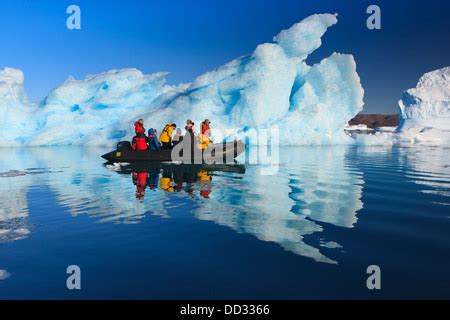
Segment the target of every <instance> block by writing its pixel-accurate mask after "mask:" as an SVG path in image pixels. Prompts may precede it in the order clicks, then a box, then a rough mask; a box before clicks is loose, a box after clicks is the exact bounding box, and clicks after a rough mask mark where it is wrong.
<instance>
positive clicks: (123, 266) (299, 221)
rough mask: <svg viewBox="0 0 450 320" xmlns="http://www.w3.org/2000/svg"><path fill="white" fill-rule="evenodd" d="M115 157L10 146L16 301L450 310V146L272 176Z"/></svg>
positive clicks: (6, 226)
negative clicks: (281, 301)
mask: <svg viewBox="0 0 450 320" xmlns="http://www.w3.org/2000/svg"><path fill="white" fill-rule="evenodd" d="M105 151H106V150H101V149H77V148H54V149H53V148H36V149H19V150H16V149H2V150H0V159H1V160H0V163H1V165H0V172H1V173H0V201H1V204H0V298H1V299H7V298H31V299H37V298H39V299H43V298H64V299H65V298H88V299H91V298H155V299H167V298H177V299H178V298H189V299H197V298H225V299H227V298H228V299H241V298H253V299H262V298H270V299H278V298H285V299H297V298H363V299H372V298H450V149H443V148H430V147H414V148H390V147H389V148H375V147H372V148H355V147H298V148H284V149H282V150H281V163H282V164H281V166H280V168H279V170H278V173H277V174H276V175H270V176H267V175H261V171H260V170H261V168H260V167H258V166H245V167H241V166H234V167H231V168H230V167H225V168H213V169H214V170H212V169H211V168H205V167H199V166H197V167H186V166H184V167H183V166H176V167H173V166H167V165H164V166H162V167H150V168H131V169H129V170H125V171H122V172H115V171H113V170H110V169H108V168H105V167H104V166H103V165H102V164H103V161H102V159H101V158H100V155H101V154H102V153H104V152H105ZM72 264H75V265H78V266H80V268H81V272H82V290H81V291H69V290H67V289H66V279H67V276H68V275H67V274H66V268H67V266H69V265H72ZM374 264H375V265H378V266H380V268H381V282H382V290H380V291H369V290H368V289H367V287H366V279H367V277H368V275H367V274H366V268H367V267H368V266H369V265H374Z"/></svg>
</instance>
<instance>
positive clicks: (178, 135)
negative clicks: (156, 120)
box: [172, 128, 183, 147]
mask: <svg viewBox="0 0 450 320" xmlns="http://www.w3.org/2000/svg"><path fill="white" fill-rule="evenodd" d="M181 141H183V134H182V132H181V128H177V130H176V131H175V136H174V137H173V140H172V142H173V146H174V147H175V146H176V145H177V144H178V143H180V142H181Z"/></svg>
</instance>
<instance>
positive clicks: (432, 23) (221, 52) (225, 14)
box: [0, 0, 450, 113]
mask: <svg viewBox="0 0 450 320" xmlns="http://www.w3.org/2000/svg"><path fill="white" fill-rule="evenodd" d="M71 4H76V5H79V6H80V8H81V11H82V29H81V30H79V31H71V30H68V29H67V28H66V19H67V17H68V14H67V13H66V9H67V7H68V6H69V5H71ZM370 4H378V5H379V6H380V7H381V10H382V29H381V30H375V31H373V30H372V31H371V30H368V29H367V28H366V19H367V17H368V15H367V14H366V8H367V6H368V5H370ZM335 12H337V13H338V14H339V16H338V19H339V23H338V24H337V25H336V26H335V27H333V28H331V29H329V31H328V32H327V34H326V35H325V37H324V39H323V41H324V44H323V46H322V47H321V48H320V49H318V50H317V51H316V52H315V53H314V54H313V55H311V57H310V58H309V59H308V61H309V62H311V63H315V62H318V61H320V59H322V58H325V57H327V56H329V55H330V54H331V53H332V52H333V51H336V52H342V53H352V54H353V55H354V56H355V59H356V63H357V70H358V73H359V75H360V77H361V81H362V84H363V87H364V89H365V91H366V96H365V102H366V106H365V112H366V113H393V112H397V100H398V99H399V98H400V96H401V93H402V91H403V90H405V89H408V88H410V87H413V86H415V84H416V82H417V80H418V78H419V77H420V75H422V74H423V73H425V72H427V71H431V70H434V69H437V68H441V67H444V66H448V65H450V42H449V30H450V14H449V12H450V3H449V2H448V1H438V0H436V1H433V0H428V1H417V0H409V1H406V0H405V1H403V0H402V1H375V0H374V1H364V0H361V1H349V0H314V1H311V0H191V1H188V0H127V1H124V0H121V1H119V0H117V1H114V0H71V1H66V0H40V1H33V0H28V1H26V0H2V1H1V4H0V39H1V49H0V68H3V67H6V66H8V67H14V68H19V69H21V70H23V71H24V72H25V77H26V84H25V85H26V90H27V93H28V96H29V97H30V100H32V101H39V100H42V99H43V98H44V97H45V96H46V95H47V94H48V92H49V91H50V90H51V89H53V88H54V87H56V86H57V85H59V84H60V83H62V82H63V81H64V80H65V79H66V78H67V77H68V76H69V75H73V76H74V77H75V78H84V77H85V76H86V75H87V74H93V73H98V72H102V71H107V70H110V69H117V68H126V67H135V68H138V69H140V70H142V71H143V72H144V73H152V72H156V71H169V72H171V75H170V76H169V82H170V83H178V82H190V81H192V80H193V79H194V78H195V77H196V76H198V75H200V74H202V73H203V72H205V71H207V70H210V69H213V68H216V67H218V66H220V65H222V64H224V63H226V62H228V61H229V60H231V59H234V58H236V57H238V56H240V55H243V54H247V53H251V52H252V51H253V50H254V48H255V47H256V46H257V45H258V44H260V43H264V42H270V41H271V40H272V37H273V36H274V35H276V34H277V33H278V32H279V31H280V30H282V29H285V28H288V27H289V26H291V25H292V24H294V23H295V22H298V21H300V20H302V19H303V18H305V17H307V16H308V15H310V14H314V13H335Z"/></svg>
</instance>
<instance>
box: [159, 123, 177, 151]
mask: <svg viewBox="0 0 450 320" xmlns="http://www.w3.org/2000/svg"><path fill="white" fill-rule="evenodd" d="M176 127H177V125H176V124H175V123H168V124H166V126H165V127H164V129H163V131H162V132H161V135H160V136H159V141H161V143H162V147H163V149H166V150H170V149H172V134H173V130H175V129H176Z"/></svg>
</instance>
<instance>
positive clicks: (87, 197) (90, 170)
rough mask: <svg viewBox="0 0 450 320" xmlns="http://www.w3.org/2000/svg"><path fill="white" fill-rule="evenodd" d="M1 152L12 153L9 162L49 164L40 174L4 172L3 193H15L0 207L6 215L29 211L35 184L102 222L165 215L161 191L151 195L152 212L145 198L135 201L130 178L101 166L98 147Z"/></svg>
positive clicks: (73, 209) (7, 155)
mask: <svg viewBox="0 0 450 320" xmlns="http://www.w3.org/2000/svg"><path fill="white" fill-rule="evenodd" d="M2 154H3V155H4V156H3V157H2V158H4V159H8V163H5V165H4V167H5V168H10V169H12V170H25V169H26V168H36V167H40V168H42V167H45V168H50V170H49V171H48V172H43V173H42V174H39V175H36V174H30V172H26V171H25V173H26V175H25V176H19V177H5V178H0V183H2V185H1V186H0V188H1V189H0V192H1V193H2V195H3V194H4V197H2V199H6V197H9V198H11V199H15V200H14V201H15V202H11V201H7V200H5V202H6V205H5V206H2V208H3V211H0V212H2V215H4V216H8V215H14V214H16V213H14V212H20V213H21V214H22V215H25V216H26V215H28V207H27V203H28V201H27V196H26V195H27V190H29V189H30V188H31V187H32V186H33V185H39V186H46V187H48V188H49V189H50V191H52V192H53V193H54V195H55V196H56V199H57V201H58V203H59V204H60V205H62V206H64V207H66V208H67V209H68V210H69V212H70V213H71V215H73V216H76V215H79V214H89V215H93V216H95V218H97V219H98V221H99V222H116V223H137V222H139V221H140V220H141V219H142V218H143V217H144V216H145V214H146V213H152V214H156V215H160V216H166V215H167V214H166V210H165V208H164V204H163V200H164V198H163V196H162V195H159V194H156V193H155V194H153V195H152V196H154V197H156V198H157V199H153V201H152V202H153V203H154V204H155V206H152V207H151V210H150V212H149V206H148V205H147V204H146V203H143V202H136V201H133V200H134V198H133V195H134V194H133V188H132V186H130V181H129V179H125V178H124V177H122V176H119V175H115V174H114V175H113V174H111V173H109V172H108V171H106V170H101V163H102V161H101V159H100V158H99V154H101V150H99V149H89V148H84V149H83V148H71V147H64V148H28V149H1V150H0V156H1V155H2ZM99 168H100V169H99ZM6 184H9V185H6ZM127 191H129V192H127ZM161 197H162V198H161ZM149 198H150V196H149ZM160 198H161V199H160ZM2 201H3V200H2ZM16 215H17V214H16Z"/></svg>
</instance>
